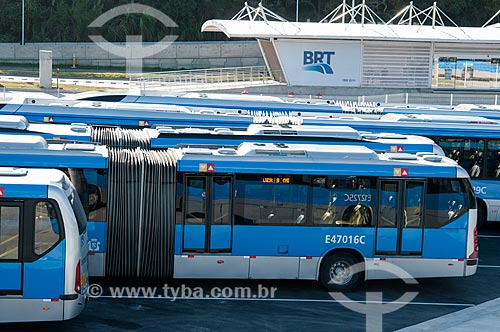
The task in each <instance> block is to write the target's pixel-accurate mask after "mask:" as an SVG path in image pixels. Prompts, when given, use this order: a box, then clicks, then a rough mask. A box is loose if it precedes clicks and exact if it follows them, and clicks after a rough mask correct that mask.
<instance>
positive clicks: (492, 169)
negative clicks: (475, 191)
mask: <svg viewBox="0 0 500 332" xmlns="http://www.w3.org/2000/svg"><path fill="white" fill-rule="evenodd" d="M486 165H487V167H486V171H487V174H486V176H487V177H488V178H500V140H489V141H488V156H487V158H486Z"/></svg>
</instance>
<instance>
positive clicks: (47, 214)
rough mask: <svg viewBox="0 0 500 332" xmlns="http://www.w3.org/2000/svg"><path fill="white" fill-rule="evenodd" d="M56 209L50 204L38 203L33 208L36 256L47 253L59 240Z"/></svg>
mask: <svg viewBox="0 0 500 332" xmlns="http://www.w3.org/2000/svg"><path fill="white" fill-rule="evenodd" d="M61 224H62V223H61V221H60V220H58V217H57V213H56V209H55V207H54V205H53V204H52V203H51V202H38V203H37V204H36V207H35V245H34V251H35V254H37V255H43V254H44V253H46V252H47V251H49V250H50V249H51V248H52V247H53V246H54V245H55V244H56V243H57V242H58V241H59V239H60V238H61V234H60V233H61V231H60V228H59V227H60V225H61Z"/></svg>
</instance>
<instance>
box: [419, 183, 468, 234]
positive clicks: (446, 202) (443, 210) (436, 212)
mask: <svg viewBox="0 0 500 332" xmlns="http://www.w3.org/2000/svg"><path fill="white" fill-rule="evenodd" d="M469 196H470V195H469V193H468V191H467V187H466V186H465V184H464V182H463V181H461V179H441V178H430V179H429V181H428V182H427V197H426V209H425V227H426V228H440V227H442V226H445V225H447V224H449V223H451V222H453V221H454V220H456V219H457V218H459V217H460V216H462V215H463V214H464V213H465V212H467V209H468V208H469V204H468V201H469Z"/></svg>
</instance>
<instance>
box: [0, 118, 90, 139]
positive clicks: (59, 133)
mask: <svg viewBox="0 0 500 332" xmlns="http://www.w3.org/2000/svg"><path fill="white" fill-rule="evenodd" d="M0 133H6V134H33V135H41V136H43V137H44V138H46V139H50V140H54V139H56V140H78V141H84V142H89V141H90V134H91V128H90V127H89V126H87V125H86V124H81V123H72V124H57V125H56V124H51V125H49V124H40V123H30V122H29V121H28V119H26V117H25V116H21V115H0Z"/></svg>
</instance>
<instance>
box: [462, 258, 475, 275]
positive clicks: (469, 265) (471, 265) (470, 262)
mask: <svg viewBox="0 0 500 332" xmlns="http://www.w3.org/2000/svg"><path fill="white" fill-rule="evenodd" d="M477 265H478V259H477V258H475V259H467V260H466V263H465V274H464V276H465V277H468V276H472V275H474V274H476V272H477Z"/></svg>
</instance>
